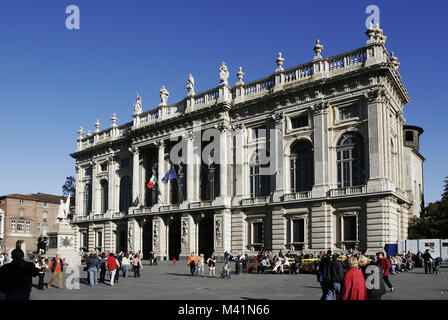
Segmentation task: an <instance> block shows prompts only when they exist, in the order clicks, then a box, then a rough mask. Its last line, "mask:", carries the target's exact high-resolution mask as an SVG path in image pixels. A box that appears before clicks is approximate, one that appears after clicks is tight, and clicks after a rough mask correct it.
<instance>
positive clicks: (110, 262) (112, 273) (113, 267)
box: [106, 253, 118, 286]
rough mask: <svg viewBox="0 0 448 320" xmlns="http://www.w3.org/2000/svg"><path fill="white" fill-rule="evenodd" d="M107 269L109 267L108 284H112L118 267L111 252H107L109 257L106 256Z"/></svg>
mask: <svg viewBox="0 0 448 320" xmlns="http://www.w3.org/2000/svg"><path fill="white" fill-rule="evenodd" d="M106 263H107V269H109V272H110V285H111V286H113V285H114V279H115V273H116V272H117V269H118V261H117V258H115V256H114V254H113V253H109V257H108V258H107V262H106Z"/></svg>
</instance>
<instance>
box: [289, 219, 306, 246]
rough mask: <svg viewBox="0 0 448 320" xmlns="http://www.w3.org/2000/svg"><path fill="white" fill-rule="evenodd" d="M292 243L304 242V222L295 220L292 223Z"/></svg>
mask: <svg viewBox="0 0 448 320" xmlns="http://www.w3.org/2000/svg"><path fill="white" fill-rule="evenodd" d="M292 241H293V242H305V220H304V219H297V220H293V221H292Z"/></svg>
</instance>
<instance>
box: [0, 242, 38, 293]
mask: <svg viewBox="0 0 448 320" xmlns="http://www.w3.org/2000/svg"><path fill="white" fill-rule="evenodd" d="M11 257H12V262H11V263H7V264H5V265H4V266H2V267H0V291H2V292H3V293H4V295H5V299H6V300H29V299H30V294H31V287H32V283H33V277H37V275H38V274H39V270H38V269H37V268H36V267H35V266H34V264H33V263H31V262H26V261H25V260H24V257H25V254H24V253H23V251H22V250H21V249H14V250H13V251H12V252H11Z"/></svg>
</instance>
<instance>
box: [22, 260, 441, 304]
mask: <svg viewBox="0 0 448 320" xmlns="http://www.w3.org/2000/svg"><path fill="white" fill-rule="evenodd" d="M221 269H222V264H220V263H218V264H217V269H216V270H217V272H216V273H217V276H219V274H220V272H221ZM232 269H233V270H232V277H231V279H228V280H227V279H221V278H219V277H218V278H209V277H208V276H206V277H204V278H202V277H200V276H198V277H193V276H191V275H190V272H189V268H188V267H187V265H186V262H185V261H180V262H178V263H177V264H176V265H173V264H172V263H168V262H159V264H158V266H150V265H148V264H144V269H143V271H142V272H141V278H134V274H133V272H132V271H130V272H129V276H130V277H129V278H127V279H125V278H123V277H122V274H120V278H119V283H118V284H115V285H114V286H113V287H111V286H109V285H107V284H99V285H97V286H95V287H90V286H89V285H87V284H86V272H85V271H83V270H82V269H80V274H81V283H80V289H79V290H67V289H64V290H60V289H58V288H57V287H56V285H57V281H56V283H54V286H53V287H52V288H51V289H49V290H48V289H45V290H44V291H40V290H37V280H38V279H37V278H35V279H34V280H33V290H32V293H31V300H59V299H61V300H251V299H257V300H319V299H320V296H321V289H320V286H319V283H318V282H317V281H316V275H314V274H291V275H289V274H277V275H275V274H246V273H243V274H238V275H236V274H234V273H233V272H234V269H235V265H234V264H232ZM205 271H206V275H207V274H208V271H207V268H206V270H205ZM66 277H67V275H66V274H64V281H65V279H66ZM49 279H50V273H47V274H46V277H45V283H48V281H49ZM108 280H109V274H108V273H107V274H106V282H107V283H108ZM390 280H391V282H392V284H393V285H394V287H395V289H396V291H395V292H393V293H386V294H385V295H384V296H383V300H440V299H444V300H447V299H448V273H442V274H440V275H436V274H425V273H424V270H423V269H414V270H413V271H411V272H406V273H400V274H397V275H393V276H391V277H390ZM442 289H444V290H445V291H447V292H445V293H444V294H441V291H442Z"/></svg>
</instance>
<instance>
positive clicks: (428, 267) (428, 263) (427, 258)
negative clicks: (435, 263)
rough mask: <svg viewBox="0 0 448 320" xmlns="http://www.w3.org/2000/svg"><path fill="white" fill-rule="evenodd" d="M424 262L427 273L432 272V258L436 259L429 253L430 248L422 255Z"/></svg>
mask: <svg viewBox="0 0 448 320" xmlns="http://www.w3.org/2000/svg"><path fill="white" fill-rule="evenodd" d="M422 258H423V263H424V264H425V273H431V260H434V259H433V257H431V254H430V253H429V250H428V249H426V250H425V253H424V254H423V255H422Z"/></svg>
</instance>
